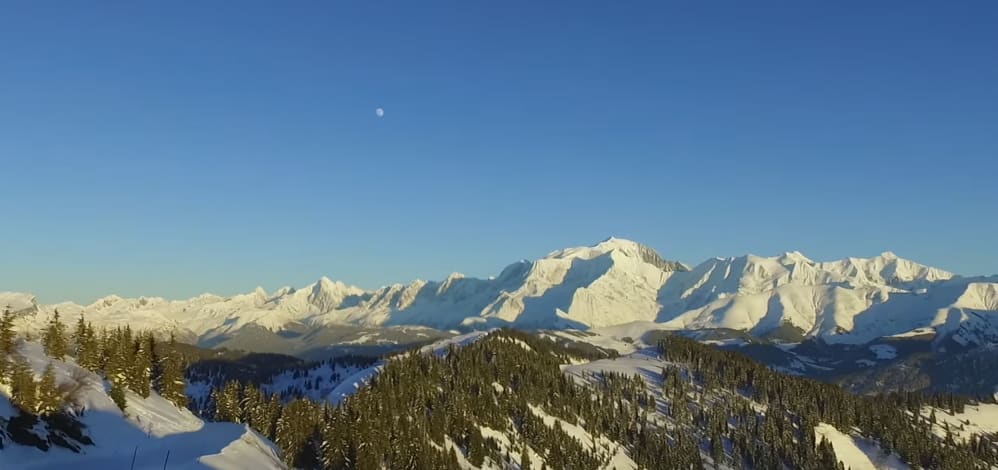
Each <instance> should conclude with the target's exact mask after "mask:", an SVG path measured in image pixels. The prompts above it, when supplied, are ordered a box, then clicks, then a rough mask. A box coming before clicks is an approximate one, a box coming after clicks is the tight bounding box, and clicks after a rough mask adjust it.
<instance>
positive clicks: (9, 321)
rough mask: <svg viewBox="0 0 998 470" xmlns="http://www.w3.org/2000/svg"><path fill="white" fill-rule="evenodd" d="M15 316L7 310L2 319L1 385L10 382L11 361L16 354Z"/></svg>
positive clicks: (0, 318) (0, 338) (0, 334)
mask: <svg viewBox="0 0 998 470" xmlns="http://www.w3.org/2000/svg"><path fill="white" fill-rule="evenodd" d="M14 336H15V335H14V314H13V313H11V312H10V308H9V307H8V308H5V309H4V311H3V316H2V317H0V383H4V382H9V380H10V370H11V367H12V365H11V359H10V357H9V356H10V355H11V354H13V353H14Z"/></svg>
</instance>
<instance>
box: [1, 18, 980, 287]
mask: <svg viewBox="0 0 998 470" xmlns="http://www.w3.org/2000/svg"><path fill="white" fill-rule="evenodd" d="M539 3H542V2H529V1H523V2H514V1H504V2H477V1H453V2H375V1H363V2H361V1H356V2H318V1H316V2H307V1H303V2H290V3H289V2H271V1H261V2H251V1H240V2H194V1H190V2H113V1H108V2H100V3H99V5H98V4H94V3H88V2H69V3H66V2H37V1H24V2H13V3H9V2H8V3H5V5H4V6H3V7H2V11H0V51H2V52H3V54H2V61H0V220H2V221H3V222H2V225H0V290H15V291H28V292H33V293H36V294H38V295H39V297H40V298H41V300H42V301H44V302H55V301H61V300H75V301H81V302H89V301H92V300H94V299H95V298H97V297H99V296H102V295H105V294H108V293H112V292H114V293H119V294H122V295H130V296H132V295H161V296H166V297H169V298H180V297H188V296H192V295H195V294H198V293H201V292H204V291H213V292H217V293H221V294H232V293H236V292H243V291H248V290H250V289H252V288H253V287H255V286H256V285H262V286H264V287H265V288H267V289H274V288H277V287H279V286H282V285H299V286H300V285H303V284H306V283H308V282H311V281H312V280H314V279H316V278H318V277H319V276H321V275H328V276H329V277H332V278H336V279H343V280H345V281H347V282H350V283H354V284H357V285H360V286H362V287H369V288H371V287H377V286H380V285H383V284H387V283H394V282H408V281H410V280H412V279H414V278H417V277H418V278H424V279H437V278H442V277H444V276H446V275H447V274H448V273H450V272H452V271H460V272H464V273H466V274H469V275H479V276H487V275H491V274H496V273H498V272H499V271H500V270H501V268H502V267H503V266H505V265H506V264H507V263H509V262H512V261H514V260H517V259H520V258H536V257H540V256H543V255H544V254H546V253H547V252H549V251H551V250H554V249H559V248H563V247H568V246H577V245H584V244H591V243H594V242H596V241H598V240H600V239H603V238H606V237H607V236H610V235H616V236H619V237H626V238H632V239H635V240H638V241H641V242H643V243H646V244H649V245H651V246H653V247H654V248H656V249H658V250H659V251H660V252H661V253H662V254H663V256H665V257H666V258H671V259H679V260H682V261H686V262H690V263H697V262H700V261H702V260H704V259H706V258H708V257H710V256H733V255H739V254H743V253H749V252H751V253H756V254H762V255H773V254H777V253H780V252H784V251H790V250H801V251H803V252H804V253H806V254H807V255H809V256H810V257H812V258H815V259H834V258H841V257H845V256H872V255H875V254H878V253H880V252H881V251H884V250H893V251H895V252H897V253H898V254H899V255H901V256H904V257H908V258H912V259H915V260H918V261H921V262H924V263H928V264H932V265H936V266H939V267H942V268H946V269H950V270H954V271H957V272H961V273H965V274H989V273H994V272H998V246H996V245H995V240H998V236H996V232H998V216H996V213H998V210H996V209H998V184H996V183H995V174H996V171H998V163H996V157H998V86H996V85H995V84H996V83H998V28H995V27H994V25H995V24H998V4H996V3H994V2H959V4H949V3H953V2H926V3H927V4H925V5H919V4H917V3H920V2H890V1H882V2H775V3H765V4H763V2H678V3H671V2H660V1H654V2H606V1H600V2H586V1H580V2H546V3H547V4H546V5H539ZM377 107H383V108H384V109H385V116H384V117H383V118H378V117H377V116H375V109H376V108H377Z"/></svg>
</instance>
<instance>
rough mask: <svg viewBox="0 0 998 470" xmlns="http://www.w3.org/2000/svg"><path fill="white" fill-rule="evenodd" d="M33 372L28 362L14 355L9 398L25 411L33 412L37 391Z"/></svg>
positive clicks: (36, 400)
mask: <svg viewBox="0 0 998 470" xmlns="http://www.w3.org/2000/svg"><path fill="white" fill-rule="evenodd" d="M37 388H38V387H37V384H36V383H35V373H34V372H33V371H32V370H31V366H29V365H28V362H27V361H26V360H25V359H24V357H21V356H19V355H15V356H14V357H13V359H12V362H11V373H10V390H11V391H10V399H11V402H13V404H14V406H16V407H18V408H19V409H20V410H21V411H23V412H25V413H34V411H35V408H36V407H37V405H38V391H37Z"/></svg>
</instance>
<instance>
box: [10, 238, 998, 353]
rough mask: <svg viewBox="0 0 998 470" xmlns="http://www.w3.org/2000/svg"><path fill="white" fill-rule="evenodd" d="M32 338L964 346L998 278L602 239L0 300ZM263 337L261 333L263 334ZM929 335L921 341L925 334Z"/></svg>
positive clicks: (994, 333) (995, 328) (981, 338)
mask: <svg viewBox="0 0 998 470" xmlns="http://www.w3.org/2000/svg"><path fill="white" fill-rule="evenodd" d="M0 304H8V305H11V307H12V309H14V310H16V311H18V312H21V315H20V317H21V319H20V320H19V323H18V325H19V327H20V328H22V329H28V330H32V329H38V328H40V327H41V326H42V325H44V324H45V322H46V321H47V319H48V316H49V315H50V313H51V311H52V310H54V309H55V308H59V310H60V312H61V313H62V315H63V317H64V318H74V317H75V316H77V315H78V314H80V313H84V314H85V315H86V317H87V319H88V320H89V321H92V322H93V323H94V324H95V325H96V326H104V325H106V326H116V325H120V324H123V323H126V322H127V323H129V324H131V325H132V327H133V328H140V329H152V330H156V331H175V332H177V333H178V335H179V336H180V337H181V338H184V339H186V340H196V341H197V342H198V343H199V344H202V345H209V346H210V345H213V344H217V343H218V342H219V341H221V339H224V338H230V337H233V336H238V334H239V332H241V331H246V330H247V329H248V327H252V328H253V329H255V331H257V332H259V331H267V330H269V331H273V332H280V331H281V330H285V329H288V328H291V329H293V330H295V331H300V329H301V328H302V327H309V328H321V327H324V326H335V325H353V326H364V327H374V326H393V325H396V326H397V325H416V326H426V327H433V328H440V329H464V330H468V329H484V328H490V327H495V326H507V325H509V326H516V327H521V328H548V329H559V328H575V329H590V328H600V327H608V326H614V325H622V324H628V323H632V322H652V323H655V324H659V325H661V328H667V329H703V328H731V329H736V330H744V331H748V332H750V333H752V334H754V335H758V336H768V335H774V334H779V335H787V334H789V335H791V336H794V335H796V336H798V337H810V336H817V337H822V338H824V339H826V340H828V341H830V342H849V343H863V342H867V341H870V340H872V339H875V338H877V337H879V336H896V335H902V334H905V333H908V332H910V331H912V330H915V329H919V328H921V329H929V330H930V331H932V330H936V331H937V332H938V333H942V334H945V335H954V339H956V340H957V341H958V342H962V343H975V342H977V343H980V342H990V341H993V340H994V339H998V322H996V321H994V320H992V318H994V317H996V313H998V278H960V277H957V276H954V275H953V274H951V273H948V272H946V271H943V270H940V269H936V268H932V267H928V266H924V265H921V264H918V263H915V262H913V261H909V260H906V259H903V258H899V257H898V256H896V255H894V254H893V253H889V252H888V253H883V254H881V255H879V256H875V257H872V258H848V259H844V260H840V261H831V262H816V261H812V260H810V259H808V258H807V257H806V256H804V255H803V254H801V253H799V252H790V253H785V254H783V255H779V256H775V257H768V258H767V257H759V256H753V255H747V256H741V257H735V258H723V259H722V258H714V259H710V260H707V261H706V262H704V263H701V264H699V265H697V266H694V267H692V268H690V267H687V266H685V265H683V264H681V263H678V262H673V261H666V260H664V259H663V258H662V257H661V256H659V255H658V253H656V252H655V251H654V250H652V249H651V248H649V247H647V246H644V245H641V244H639V243H636V242H633V241H629V240H622V239H617V238H610V239H607V240H605V241H603V242H600V243H598V244H596V245H593V246H588V247H579V248H569V249H564V250H558V251H554V252H552V253H550V254H549V255H547V256H545V257H544V258H541V259H539V260H535V261H518V262H516V263H513V264H511V265H509V266H507V267H506V268H505V269H503V270H502V271H501V272H500V274H499V275H498V276H496V277H492V278H488V279H476V278H468V277H464V276H462V275H460V274H456V273H455V274H452V275H451V276H448V277H447V278H446V279H445V280H443V281H440V282H428V281H421V280H417V281H415V282H413V283H411V284H408V285H401V284H396V285H392V286H386V287H382V288H380V289H377V290H374V291H364V290H362V289H359V288H356V287H352V286H349V285H346V284H343V283H342V282H335V281H331V280H329V279H327V278H322V279H320V280H318V281H316V282H315V283H313V284H311V285H308V286H305V287H303V288H301V289H294V288H290V287H284V288H281V289H278V290H277V291H275V292H273V293H267V292H266V291H264V290H263V289H261V288H257V289H256V290H255V291H253V292H250V293H248V294H244V295H237V296H232V297H219V296H215V295H210V294H204V295H201V296H198V297H195V298H192V299H189V300H183V301H168V300H165V299H161V298H137V299H126V298H121V297H118V296H113V295H112V296H108V297H105V298H102V299H100V300H98V301H97V302H94V303H93V304H91V305H87V306H80V305H75V304H68V303H64V304H58V305H39V304H38V303H37V302H36V301H35V299H34V297H33V296H31V295H29V294H15V293H3V294H0ZM261 329H262V330H261ZM921 331H924V330H921Z"/></svg>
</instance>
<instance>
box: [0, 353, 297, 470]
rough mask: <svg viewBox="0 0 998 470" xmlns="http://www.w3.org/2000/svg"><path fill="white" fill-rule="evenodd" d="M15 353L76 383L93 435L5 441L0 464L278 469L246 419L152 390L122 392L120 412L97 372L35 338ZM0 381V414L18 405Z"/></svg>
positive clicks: (268, 448)
mask: <svg viewBox="0 0 998 470" xmlns="http://www.w3.org/2000/svg"><path fill="white" fill-rule="evenodd" d="M20 353H21V354H22V355H23V356H24V357H25V358H26V359H27V360H28V363H29V364H30V365H31V367H32V369H34V371H35V373H36V375H38V376H40V375H41V373H42V372H43V371H44V369H45V367H46V365H47V364H49V363H50V362H51V363H52V364H53V367H54V370H55V372H56V378H57V383H58V384H59V385H64V384H78V387H79V388H78V391H77V392H76V393H75V394H74V396H75V401H76V403H77V404H78V406H80V407H81V408H82V409H84V410H85V411H84V412H83V415H82V417H80V421H81V422H82V423H83V424H84V425H86V429H85V431H86V433H87V434H88V435H89V437H90V438H91V439H92V440H93V445H92V446H82V448H81V449H80V452H81V453H79V454H77V453H74V452H72V451H70V450H68V449H66V448H63V447H58V446H53V447H51V448H50V449H49V450H48V451H47V452H44V451H41V450H39V449H37V448H35V447H29V446H22V445H17V444H15V443H13V442H7V443H5V446H4V447H3V450H2V451H0V468H4V469H6V468H12V469H13V468H18V469H39V470H40V469H52V470H54V469H61V468H74V469H79V470H89V469H95V470H96V469H105V468H130V465H131V462H132V459H133V455H134V461H135V465H134V468H136V469H161V468H163V465H164V462H165V461H166V460H167V453H169V458H168V459H169V460H168V463H169V467H168V468H183V469H232V470H239V469H246V468H258V469H283V468H285V466H284V465H283V464H282V463H281V460H280V458H279V457H278V455H277V451H276V450H275V447H274V446H273V444H271V443H270V442H269V441H268V440H267V439H265V438H263V437H261V436H260V435H259V434H257V433H256V432H254V431H252V430H250V429H248V428H247V427H246V426H245V425H240V424H232V423H206V422H204V421H202V420H201V419H199V418H197V417H196V416H194V415H193V414H192V413H191V412H190V411H188V410H186V409H181V408H177V407H175V406H174V405H173V404H171V403H170V402H168V401H166V400H165V399H163V398H162V397H160V396H159V395H157V394H156V393H155V392H154V393H153V394H152V395H150V396H149V397H148V398H142V397H140V396H138V395H135V394H133V393H131V392H127V396H126V400H127V406H126V408H125V409H126V412H125V413H122V412H121V410H119V409H118V407H117V406H116V405H115V404H114V402H113V401H112V400H111V398H110V397H109V396H108V395H107V393H106V392H105V388H106V384H105V383H104V382H103V380H101V379H100V378H99V377H98V376H97V375H96V374H93V373H91V372H88V371H86V370H83V369H81V368H80V367H78V366H76V365H75V364H73V363H72V362H62V361H51V360H50V358H49V357H48V356H46V355H45V354H44V352H43V351H42V348H41V346H40V345H38V344H37V343H24V344H23V345H22V346H21V347H20ZM5 387H6V386H3V387H0V418H5V419H6V418H10V417H11V416H14V415H15V414H16V413H17V411H15V410H14V408H13V407H12V406H11V404H10V401H9V390H8V389H7V388H5Z"/></svg>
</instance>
